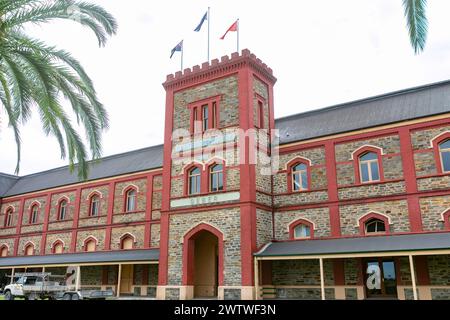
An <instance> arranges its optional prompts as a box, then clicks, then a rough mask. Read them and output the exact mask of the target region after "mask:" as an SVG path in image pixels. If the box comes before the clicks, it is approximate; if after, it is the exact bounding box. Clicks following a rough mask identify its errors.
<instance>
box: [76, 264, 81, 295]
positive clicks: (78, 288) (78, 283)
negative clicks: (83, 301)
mask: <svg viewBox="0 0 450 320" xmlns="http://www.w3.org/2000/svg"><path fill="white" fill-rule="evenodd" d="M80 283H81V267H80V266H77V277H76V279H75V291H78V290H80Z"/></svg>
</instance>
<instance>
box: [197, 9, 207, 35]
mask: <svg viewBox="0 0 450 320" xmlns="http://www.w3.org/2000/svg"><path fill="white" fill-rule="evenodd" d="M206 20H208V11H207V12H206V13H205V15H204V16H203V18H202V21H200V23H199V24H198V26H197V28H195V29H194V31H196V32H199V31H200V30H201V29H202V26H203V23H204V22H205V21H206Z"/></svg>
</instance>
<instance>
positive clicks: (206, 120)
mask: <svg viewBox="0 0 450 320" xmlns="http://www.w3.org/2000/svg"><path fill="white" fill-rule="evenodd" d="M208 109H209V107H208V105H204V106H202V117H203V119H202V121H203V131H206V130H208V128H209V110H208Z"/></svg>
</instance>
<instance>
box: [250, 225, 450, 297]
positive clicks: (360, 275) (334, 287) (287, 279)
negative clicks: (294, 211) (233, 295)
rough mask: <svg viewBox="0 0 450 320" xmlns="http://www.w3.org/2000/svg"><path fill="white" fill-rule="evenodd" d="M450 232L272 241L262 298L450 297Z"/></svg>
mask: <svg viewBox="0 0 450 320" xmlns="http://www.w3.org/2000/svg"><path fill="white" fill-rule="evenodd" d="M449 270H450V233H434V234H415V235H398V236H377V237H366V238H346V239H333V240H331V239H330V240H305V241H289V242H277V243H271V244H269V245H268V246H266V247H265V248H263V249H262V250H261V251H260V252H258V253H257V254H256V255H255V286H256V292H257V299H322V300H326V299H327V300H328V299H400V300H407V299H411V300H412V299H414V300H419V299H420V300H437V299H445V300H450V272H449Z"/></svg>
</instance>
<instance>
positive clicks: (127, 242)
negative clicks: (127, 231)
mask: <svg viewBox="0 0 450 320" xmlns="http://www.w3.org/2000/svg"><path fill="white" fill-rule="evenodd" d="M133 247H134V239H133V237H132V236H130V235H126V236H124V237H123V238H122V239H121V241H120V248H121V249H122V250H130V249H133Z"/></svg>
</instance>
